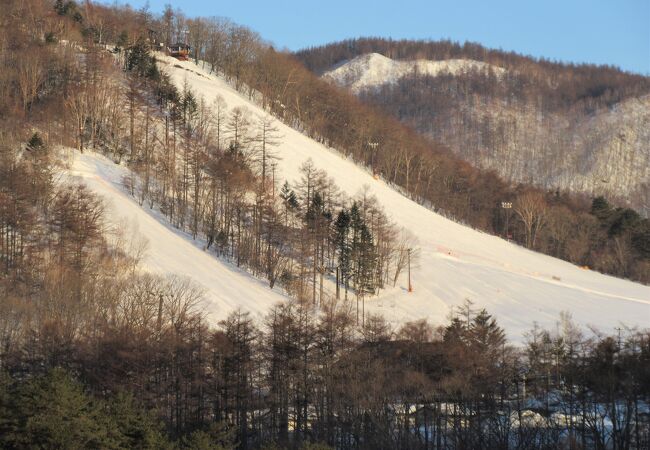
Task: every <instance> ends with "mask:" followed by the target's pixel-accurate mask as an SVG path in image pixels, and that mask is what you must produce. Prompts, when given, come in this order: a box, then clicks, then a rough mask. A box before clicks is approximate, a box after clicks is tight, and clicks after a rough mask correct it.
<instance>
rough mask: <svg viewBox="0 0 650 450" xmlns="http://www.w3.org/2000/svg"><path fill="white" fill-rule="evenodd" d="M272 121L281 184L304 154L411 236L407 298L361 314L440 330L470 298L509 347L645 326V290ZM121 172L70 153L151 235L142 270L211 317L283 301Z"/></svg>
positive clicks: (179, 76)
mask: <svg viewBox="0 0 650 450" xmlns="http://www.w3.org/2000/svg"><path fill="white" fill-rule="evenodd" d="M161 66H162V67H163V69H164V70H166V71H167V72H168V73H169V74H170V75H171V76H172V78H173V80H174V81H175V82H176V83H177V84H178V85H179V86H182V84H183V83H184V82H185V81H187V83H188V85H189V86H190V87H191V89H192V90H193V91H194V92H195V93H197V94H198V95H202V96H205V98H206V100H208V102H212V100H213V99H214V98H215V97H216V96H217V95H220V96H221V97H222V98H223V99H224V100H225V102H226V103H227V106H228V108H229V109H231V108H234V107H236V106H245V107H247V108H248V109H249V110H250V111H251V112H252V113H253V114H255V115H258V116H261V115H264V114H266V112H264V111H263V110H262V109H260V108H259V107H257V106H256V105H255V104H253V103H251V102H250V101H248V100H247V99H246V98H245V97H244V96H242V95H241V94H239V93H238V92H236V91H235V90H234V89H233V88H232V87H231V86H230V85H229V84H227V83H226V82H225V81H223V80H222V79H220V78H218V77H217V76H214V75H211V74H210V73H209V71H205V70H202V69H201V68H200V67H198V66H196V65H195V64H194V63H192V62H189V61H186V62H181V61H177V60H175V59H170V58H162V64H161ZM276 125H277V127H278V128H279V130H280V133H281V134H282V136H283V138H282V139H281V144H280V145H279V147H278V148H277V153H278V155H279V156H280V158H281V160H280V161H279V167H278V170H279V172H280V175H279V177H278V179H279V180H280V183H282V182H283V180H284V179H288V180H289V181H290V182H292V181H295V180H296V179H298V177H299V168H300V166H301V164H302V163H303V162H304V161H305V160H307V159H308V158H311V159H312V160H313V162H314V164H315V166H316V167H318V168H320V169H324V170H325V171H326V172H327V173H328V174H329V175H330V176H331V177H332V178H333V179H334V180H335V182H336V183H337V184H338V186H339V187H340V188H341V190H342V191H344V192H346V193H347V194H348V195H349V196H353V195H355V194H356V193H358V192H359V191H361V190H362V189H363V188H364V187H367V188H368V190H369V192H370V193H371V194H373V195H375V196H376V197H377V198H378V199H379V202H380V203H381V204H382V205H383V207H384V209H385V210H386V212H387V214H388V215H389V217H390V218H391V219H392V220H393V221H394V222H395V223H396V224H398V225H399V226H402V227H404V228H406V229H407V230H409V231H411V232H412V233H413V234H414V235H416V236H417V237H418V240H419V246H420V253H421V255H420V260H419V263H418V267H416V268H415V269H414V270H413V271H412V279H413V286H414V292H412V293H408V292H407V288H406V284H407V283H406V278H405V277H404V276H402V278H401V279H400V280H399V283H398V286H397V287H396V288H394V289H388V290H385V291H383V292H382V293H381V294H380V296H379V297H376V298H371V299H368V300H367V301H366V311H367V312H372V313H379V314H382V315H383V316H385V317H386V318H387V319H388V320H389V321H391V322H392V323H393V324H395V325H398V324H399V323H401V322H404V321H407V320H414V319H419V318H425V317H426V318H428V319H429V320H430V321H431V322H433V323H435V324H441V323H444V322H445V321H446V320H447V318H448V317H449V314H450V311H451V310H452V308H454V307H455V306H459V305H461V304H462V303H463V302H464V301H465V299H470V300H471V301H472V302H474V307H475V308H486V309H487V310H488V311H489V312H490V313H492V314H494V315H495V316H496V317H497V319H498V321H499V323H500V324H501V325H502V326H503V327H504V328H505V329H506V332H507V334H508V337H509V338H510V339H512V340H513V341H515V342H521V341H522V339H523V335H524V333H525V332H526V331H528V330H530V329H531V328H532V326H533V322H535V321H536V322H538V323H539V324H540V325H542V326H544V327H547V328H551V329H554V328H555V326H556V323H557V321H558V320H559V316H560V313H561V312H562V311H567V312H569V313H571V314H572V316H573V318H574V320H575V321H576V322H577V323H578V324H580V325H583V326H587V325H592V326H595V327H596V328H598V329H600V330H602V331H604V332H608V333H613V332H615V327H618V326H620V325H621V324H624V325H627V326H637V327H642V328H646V327H650V287H648V286H643V285H641V284H637V283H633V282H630V281H627V280H622V279H618V278H614V277H610V276H606V275H602V274H599V273H596V272H593V271H589V270H584V269H581V268H579V267H576V266H574V265H572V264H569V263H567V262H564V261H561V260H558V259H555V258H551V257H549V256H545V255H542V254H539V253H535V252H531V251H529V250H526V249H524V248H522V247H519V246H517V245H514V244H511V243H508V242H506V241H505V240H503V239H501V238H498V237H495V236H491V235H488V234H485V233H482V232H479V231H476V230H474V229H471V228H468V227H466V226H463V225H460V224H458V223H455V222H453V221H451V220H449V219H446V218H445V217H443V216H441V215H439V214H436V213H435V212H432V211H431V210H429V209H427V208H424V207H423V206H421V205H419V204H417V203H415V202H413V201H411V200H409V199H407V198H406V197H404V196H403V195H401V194H400V193H399V192H397V191H396V190H394V189H392V188H391V187H390V186H389V185H387V184H386V183H384V182H383V181H382V180H376V179H374V178H373V177H372V175H371V174H370V173H368V172H367V171H366V170H364V169H363V168H360V167H358V166H356V165H355V164H354V163H353V162H352V161H349V160H346V159H345V158H343V157H341V155H340V154H339V153H338V152H336V151H334V150H332V149H329V148H327V147H325V146H323V145H321V144H318V143H316V142H315V141H312V140H310V139H309V138H307V137H306V136H304V135H303V134H301V133H299V132H298V131H296V130H294V129H292V128H290V127H288V126H285V125H283V124H281V123H279V122H278V123H277V124H276ZM123 171H124V169H123V168H121V167H119V166H115V165H113V164H112V163H111V162H110V161H108V160H106V159H105V158H103V157H101V156H98V155H93V154H84V155H79V154H77V155H76V156H75V161H74V164H73V166H72V172H73V173H74V174H75V175H77V176H79V177H81V178H82V179H83V180H84V181H85V182H86V183H87V184H88V185H89V186H90V187H91V188H92V189H93V190H95V191H96V192H98V193H99V194H101V195H103V196H104V197H106V198H107V201H108V203H109V204H111V205H112V208H111V214H114V217H115V219H116V220H118V219H119V218H120V217H126V218H127V219H128V220H129V221H131V222H132V223H136V224H137V225H138V228H139V231H140V233H142V234H143V235H144V236H146V237H147V238H148V239H149V242H150V248H149V252H148V256H147V258H146V259H145V261H144V264H145V266H146V267H148V268H149V269H150V270H153V271H158V272H164V273H165V272H168V273H175V274H181V275H187V276H190V277H192V278H194V279H195V280H196V281H197V282H198V283H200V284H202V285H203V286H204V287H205V288H206V291H207V295H206V297H207V301H208V304H209V306H208V311H209V312H210V317H211V318H212V319H213V320H215V321H216V320H219V319H222V318H223V317H224V316H225V315H227V314H228V313H229V312H230V311H231V310H232V309H234V308H236V307H239V306H241V307H242V308H243V309H244V310H249V311H251V312H252V313H253V314H254V315H258V314H263V313H264V312H265V311H266V310H267V309H268V308H269V307H270V306H271V305H272V304H274V303H275V302H276V301H279V300H283V299H286V297H284V296H283V295H282V294H281V293H280V291H279V290H276V291H271V290H269V289H268V287H266V286H267V285H266V284H265V283H264V282H263V281H260V280H256V279H254V278H253V277H251V276H249V275H248V274H247V273H245V272H243V271H240V270H238V269H237V268H236V267H233V266H232V265H231V264H230V263H227V262H224V261H221V260H219V259H217V258H215V257H214V256H212V255H210V254H209V253H207V252H204V251H203V250H202V249H201V244H195V243H193V242H192V241H191V239H190V237H189V236H187V235H186V234H185V233H181V232H179V231H177V230H175V229H173V228H170V227H169V226H168V225H167V224H166V223H165V221H164V219H163V218H161V217H160V216H159V215H157V214H155V213H153V212H151V211H148V209H147V207H146V206H145V207H144V209H143V208H141V207H140V206H139V205H138V204H137V202H135V201H134V200H133V199H132V198H131V197H130V196H128V195H127V194H126V193H125V192H124V190H123V189H122V188H121V186H120V181H121V176H122V173H123Z"/></svg>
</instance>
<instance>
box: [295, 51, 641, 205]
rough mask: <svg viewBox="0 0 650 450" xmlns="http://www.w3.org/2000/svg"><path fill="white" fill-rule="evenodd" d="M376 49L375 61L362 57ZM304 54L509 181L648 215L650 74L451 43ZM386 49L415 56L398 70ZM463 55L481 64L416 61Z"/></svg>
mask: <svg viewBox="0 0 650 450" xmlns="http://www.w3.org/2000/svg"><path fill="white" fill-rule="evenodd" d="M369 52H379V53H381V55H377V53H374V54H373V53H369ZM371 55H374V57H373V59H372V64H365V65H361V64H359V61H360V60H367V59H368V57H369V56H371ZM296 56H297V57H298V58H299V59H300V60H302V61H303V62H305V64H306V65H307V66H308V67H310V68H311V69H312V70H314V71H316V72H317V73H319V74H323V77H324V78H325V79H327V80H330V81H332V82H334V83H335V84H338V85H339V86H345V87H349V88H350V89H351V90H352V91H353V92H355V94H357V95H358V96H359V97H360V98H361V99H363V100H364V101H365V102H367V103H369V104H373V105H377V106H379V107H381V108H382V109H383V110H384V111H386V112H388V113H390V114H392V115H393V116H395V117H397V118H398V119H399V120H401V121H402V122H404V123H407V124H409V125H411V126H413V127H414V128H416V129H417V130H418V131H420V132H421V133H423V134H425V135H427V136H429V137H431V138H433V139H435V140H437V141H439V142H443V143H445V144H446V145H448V146H449V147H450V148H451V149H452V151H453V152H454V153H455V154H457V155H459V156H461V157H462V158H463V159H465V160H466V161H469V162H471V163H472V164H473V165H475V166H477V167H482V168H485V169H490V170H495V171H496V172H497V173H499V175H501V176H502V177H503V178H504V179H506V180H508V181H510V182H519V183H527V184H534V185H537V186H540V187H542V188H544V189H551V190H555V189H558V190H560V191H569V192H576V193H585V194H587V195H591V196H595V195H605V196H607V197H608V198H611V199H612V200H614V201H616V202H617V203H618V204H621V205H627V206H631V207H633V208H636V209H638V210H639V211H642V212H644V213H645V214H648V209H647V208H648V199H649V198H650V197H649V196H650V191H649V190H650V173H649V172H648V167H649V166H650V137H649V136H648V132H647V130H648V128H649V126H648V125H649V124H650V112H648V111H649V110H650V108H649V107H648V106H649V105H650V100H649V98H650V97H649V94H650V78H648V77H647V76H642V75H635V74H630V73H625V72H621V71H619V70H617V69H615V68H613V67H607V66H590V65H571V64H560V63H553V62H549V61H546V60H537V59H533V58H529V57H525V56H522V55H517V54H514V53H506V52H503V51H496V50H489V49H486V48H484V47H481V46H480V45H476V44H465V45H463V46H461V45H458V44H454V43H451V42H445V41H442V42H417V41H387V40H382V39H358V40H351V41H344V42H342V43H335V44H330V45H326V46H323V47H318V48H313V49H307V50H304V51H301V52H298V53H297V54H296ZM380 57H381V59H380ZM387 57H392V58H395V60H394V61H392V63H393V64H402V65H404V64H407V63H410V65H411V70H410V71H406V70H404V71H402V72H401V74H400V76H399V77H398V78H395V77H391V76H390V74H389V73H387V72H386V71H385V70H382V69H383V68H384V67H385V66H386V64H387V63H386V61H385V60H386V59H387ZM458 58H463V60H464V61H468V62H472V63H473V64H474V67H472V66H470V65H467V64H466V70H462V71H459V70H458V69H455V68H454V67H453V66H451V67H450V69H449V70H447V71H438V72H437V73H431V72H427V71H426V70H417V69H418V67H417V61H420V62H419V64H420V65H422V61H423V60H424V61H426V60H428V61H429V64H437V65H439V66H441V65H443V64H444V63H445V62H449V63H452V62H454V61H457V60H458ZM389 61H390V60H389ZM328 64H331V65H330V66H328ZM413 64H415V66H414V65H413ZM476 64H489V65H491V66H492V67H493V68H494V69H493V71H492V72H490V71H487V70H480V69H478V68H477V67H476ZM413 69H415V70H413ZM369 74H374V76H372V75H369ZM381 74H383V75H385V78H384V79H383V80H382V78H381V76H380V75H381Z"/></svg>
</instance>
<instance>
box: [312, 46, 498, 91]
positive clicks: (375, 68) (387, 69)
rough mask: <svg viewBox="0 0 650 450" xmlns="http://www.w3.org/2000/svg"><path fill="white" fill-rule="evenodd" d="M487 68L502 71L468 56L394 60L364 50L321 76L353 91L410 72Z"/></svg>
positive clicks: (466, 70) (426, 72) (462, 71)
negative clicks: (467, 57) (364, 52)
mask: <svg viewBox="0 0 650 450" xmlns="http://www.w3.org/2000/svg"><path fill="white" fill-rule="evenodd" d="M490 69H492V70H493V71H494V73H495V74H496V75H499V74H501V73H503V72H504V69H502V68H501V67H497V66H493V65H490V64H486V63H484V62H480V61H474V60H471V59H446V60H443V61H429V60H426V59H420V60H412V61H396V60H393V59H390V58H387V57H385V56H383V55H380V54H379V53H368V54H365V55H361V56H357V57H356V58H354V59H351V60H350V61H347V62H345V63H343V64H340V65H339V66H338V67H336V68H334V69H332V70H330V71H328V72H325V73H324V74H323V78H324V79H325V80H328V81H331V82H333V83H334V84H336V85H338V86H342V87H346V88H348V89H350V90H352V91H353V92H355V93H356V92H359V91H361V90H363V89H366V88H374V87H379V86H381V85H382V84H392V83H396V82H397V81H399V79H400V78H403V77H405V76H407V75H409V74H412V73H418V74H419V75H428V76H432V77H435V76H438V75H443V74H449V75H459V74H461V73H465V72H471V71H487V70H490Z"/></svg>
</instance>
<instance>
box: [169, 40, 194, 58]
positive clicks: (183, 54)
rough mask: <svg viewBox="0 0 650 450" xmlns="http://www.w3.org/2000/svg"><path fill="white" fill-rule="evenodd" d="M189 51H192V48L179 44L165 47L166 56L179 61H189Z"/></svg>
mask: <svg viewBox="0 0 650 450" xmlns="http://www.w3.org/2000/svg"><path fill="white" fill-rule="evenodd" d="M190 50H192V47H190V46H189V45H187V44H183V43H181V42H178V43H176V44H170V45H168V46H167V54H168V55H169V56H173V57H174V58H176V59H180V60H181V61H187V60H188V59H189V56H190Z"/></svg>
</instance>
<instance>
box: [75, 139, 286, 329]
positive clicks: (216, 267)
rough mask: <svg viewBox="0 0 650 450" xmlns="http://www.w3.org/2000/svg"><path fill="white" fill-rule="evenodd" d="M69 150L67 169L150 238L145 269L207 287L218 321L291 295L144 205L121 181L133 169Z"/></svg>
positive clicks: (134, 235)
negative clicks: (213, 251) (220, 255)
mask: <svg viewBox="0 0 650 450" xmlns="http://www.w3.org/2000/svg"><path fill="white" fill-rule="evenodd" d="M70 155H71V158H72V163H71V164H70V169H69V170H68V171H67V174H68V175H69V176H71V177H72V179H73V180H74V181H76V182H83V183H85V184H86V185H87V186H88V187H90V188H91V189H92V190H93V192H95V193H97V194H99V195H100V196H101V197H102V198H103V200H104V204H105V209H106V212H107V214H108V217H109V220H110V222H111V223H112V224H114V225H119V226H121V227H123V228H125V231H126V232H127V233H129V236H127V237H128V238H129V239H132V240H134V241H138V240H140V239H141V238H144V239H146V241H147V249H146V253H145V256H144V259H143V261H142V265H143V268H145V269H146V270H149V271H151V272H153V273H159V274H163V275H165V274H173V275H177V276H181V277H188V278H191V279H193V280H194V281H195V282H196V284H198V285H200V286H201V287H202V288H203V289H204V291H205V300H206V301H205V303H204V305H203V306H204V307H205V310H206V313H207V314H208V318H209V319H210V320H211V321H212V322H213V323H214V322H217V321H218V320H221V319H224V318H225V317H226V316H227V315H228V313H230V312H231V311H234V310H236V309H238V308H240V307H241V309H242V310H244V311H250V312H251V313H252V314H253V315H254V316H257V317H258V318H259V317H260V314H263V313H264V311H266V310H267V309H268V308H270V307H271V306H272V305H274V304H276V303H277V302H279V301H285V300H287V297H285V296H284V295H283V294H282V293H281V291H280V290H278V289H275V290H271V289H269V288H268V283H265V282H264V281H262V280H257V279H255V278H253V277H251V276H250V275H249V274H248V273H246V272H245V271H243V270H240V269H238V268H237V267H236V266H235V265H232V264H230V263H228V262H225V261H222V260H219V259H217V258H215V257H214V256H212V255H211V254H210V253H208V252H205V251H203V249H202V245H203V243H201V242H196V241H192V238H191V236H190V235H188V234H186V233H184V232H182V231H179V230H177V229H175V228H173V227H172V226H170V225H169V224H168V223H167V222H166V221H165V218H164V217H163V216H161V215H160V214H159V213H157V212H156V211H155V210H150V209H149V208H148V207H147V206H146V205H143V206H140V205H139V204H138V202H137V201H136V200H135V199H134V198H133V197H131V196H130V195H129V194H128V193H127V192H126V191H125V189H124V187H123V184H122V177H123V176H124V175H125V174H127V173H128V169H126V168H125V167H123V166H118V165H116V164H114V163H113V161H111V160H110V159H107V158H105V157H104V156H102V155H99V154H96V153H83V154H81V153H79V152H77V151H71V153H70Z"/></svg>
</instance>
